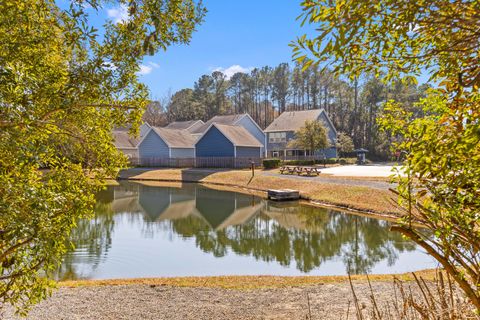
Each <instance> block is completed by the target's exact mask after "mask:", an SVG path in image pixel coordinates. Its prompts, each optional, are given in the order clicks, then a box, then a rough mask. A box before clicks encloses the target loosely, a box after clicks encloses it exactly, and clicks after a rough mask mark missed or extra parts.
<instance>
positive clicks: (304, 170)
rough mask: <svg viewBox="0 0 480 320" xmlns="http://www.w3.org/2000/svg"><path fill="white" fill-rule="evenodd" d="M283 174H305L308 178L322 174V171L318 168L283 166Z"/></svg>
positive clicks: (281, 171)
mask: <svg viewBox="0 0 480 320" xmlns="http://www.w3.org/2000/svg"><path fill="white" fill-rule="evenodd" d="M280 173H281V174H294V173H296V174H298V175H301V174H303V173H305V174H306V175H307V176H309V177H310V176H312V175H314V174H316V175H317V176H318V175H319V174H320V169H319V168H317V167H305V166H282V167H280Z"/></svg>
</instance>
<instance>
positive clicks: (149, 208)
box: [138, 184, 195, 221]
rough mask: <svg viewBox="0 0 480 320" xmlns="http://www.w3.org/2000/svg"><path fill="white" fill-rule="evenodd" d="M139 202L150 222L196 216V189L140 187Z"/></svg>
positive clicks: (189, 187)
mask: <svg viewBox="0 0 480 320" xmlns="http://www.w3.org/2000/svg"><path fill="white" fill-rule="evenodd" d="M138 202H139V204H140V206H141V208H142V209H143V212H144V213H145V214H146V216H147V217H148V219H149V220H150V221H162V220H175V219H182V218H186V217H188V216H189V215H191V214H195V212H194V211H195V189H194V188H192V186H191V185H188V184H186V185H183V186H182V188H170V187H169V188H165V187H162V188H158V187H150V186H145V185H139V196H138Z"/></svg>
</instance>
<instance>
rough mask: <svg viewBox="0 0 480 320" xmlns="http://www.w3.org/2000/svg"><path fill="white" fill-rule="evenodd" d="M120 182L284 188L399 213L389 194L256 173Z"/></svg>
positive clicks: (150, 175) (183, 173)
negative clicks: (252, 174)
mask: <svg viewBox="0 0 480 320" xmlns="http://www.w3.org/2000/svg"><path fill="white" fill-rule="evenodd" d="M119 178H120V179H128V180H137V181H165V182H197V183H204V184H212V185H217V186H228V187H237V188H240V189H247V190H252V191H256V192H261V193H263V195H264V192H265V191H266V190H268V189H278V188H287V189H295V190H299V191H300V195H301V197H302V199H305V200H309V201H312V202H314V203H317V204H320V205H331V206H335V207H338V208H342V209H352V210H357V211H360V212H364V213H370V214H377V215H381V216H384V217H395V216H398V214H399V213H400V209H399V208H398V207H397V205H396V201H395V197H394V196H393V194H392V193H391V192H390V191H388V190H380V189H374V188H369V187H365V186H353V185H352V186H349V185H345V184H340V183H339V184H334V183H321V182H319V181H315V180H311V181H309V180H300V179H290V178H281V177H275V176H264V175H261V174H259V172H257V174H256V175H255V177H253V178H252V176H251V172H250V171H249V170H225V171H219V170H194V169H150V170H148V169H131V170H125V171H122V172H121V173H120V176H119ZM342 179H345V178H342ZM357 179H358V177H357Z"/></svg>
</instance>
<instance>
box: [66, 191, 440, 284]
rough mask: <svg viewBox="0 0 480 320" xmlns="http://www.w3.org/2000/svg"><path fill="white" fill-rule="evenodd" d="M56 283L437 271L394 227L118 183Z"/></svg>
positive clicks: (289, 206) (232, 196) (86, 225)
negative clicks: (392, 230) (62, 280)
mask: <svg viewBox="0 0 480 320" xmlns="http://www.w3.org/2000/svg"><path fill="white" fill-rule="evenodd" d="M71 240H72V243H74V244H75V247H76V248H75V249H74V250H73V249H72V250H71V251H70V252H69V253H68V254H67V255H66V256H65V259H64V263H63V264H62V266H61V268H60V270H59V272H58V275H57V278H59V279H111V278H136V277H165V276H203V275H259V274H262V275H263V274H268V275H305V274H309V275H344V274H347V273H348V272H350V273H355V274H361V273H397V272H407V271H415V270H420V269H425V268H432V267H435V264H434V262H433V260H432V259H431V258H430V257H429V256H428V255H427V254H426V253H424V252H423V251H421V250H420V249H419V248H417V247H416V246H415V244H413V243H411V242H408V241H406V240H404V239H403V238H402V237H401V236H400V235H399V234H396V233H393V232H390V231H389V223H388V222H386V221H382V220H377V219H372V218H366V217H361V216H355V215H351V214H346V213H342V212H339V211H336V210H330V209H322V208H313V207H308V206H302V205H299V204H298V203H296V202H293V203H292V202H289V203H275V202H271V201H267V200H263V199H261V198H259V197H255V196H252V195H245V194H240V193H235V192H228V191H218V190H213V189H209V188H206V187H204V186H201V185H196V184H183V185H178V186H175V187H156V186H149V185H145V184H137V183H121V184H120V185H119V186H115V187H109V188H108V189H107V190H105V191H103V192H101V193H100V194H99V195H98V201H97V205H96V214H95V217H94V218H93V219H92V220H83V221H80V222H79V224H78V226H77V228H76V229H75V230H74V232H73V234H72V239H71Z"/></svg>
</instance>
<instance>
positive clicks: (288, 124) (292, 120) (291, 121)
mask: <svg viewBox="0 0 480 320" xmlns="http://www.w3.org/2000/svg"><path fill="white" fill-rule="evenodd" d="M323 111H324V110H323V109H314V110H304V111H287V112H284V113H282V114H281V115H280V116H279V117H278V118H277V119H275V120H274V121H273V122H272V123H271V124H270V125H269V126H268V127H267V128H266V129H265V132H269V131H297V130H298V129H300V128H301V127H303V125H304V124H305V121H307V120H310V121H311V120H317V119H318V117H319V116H320V114H322V112H323Z"/></svg>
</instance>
